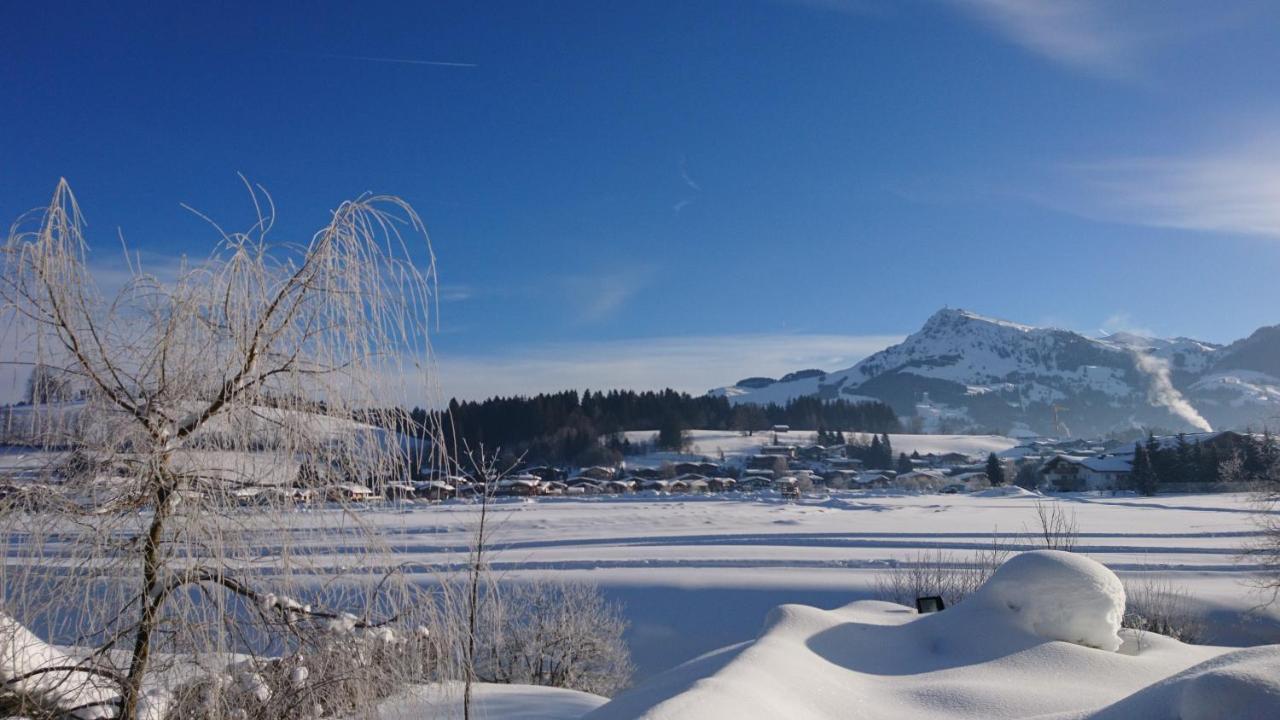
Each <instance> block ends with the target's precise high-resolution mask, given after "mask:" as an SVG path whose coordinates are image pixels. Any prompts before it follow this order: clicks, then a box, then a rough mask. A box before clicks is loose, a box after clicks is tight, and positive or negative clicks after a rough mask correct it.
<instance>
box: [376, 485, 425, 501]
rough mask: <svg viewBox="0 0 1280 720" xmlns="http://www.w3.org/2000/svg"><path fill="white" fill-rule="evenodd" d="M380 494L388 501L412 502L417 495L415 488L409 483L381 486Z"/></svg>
mask: <svg viewBox="0 0 1280 720" xmlns="http://www.w3.org/2000/svg"><path fill="white" fill-rule="evenodd" d="M382 494H383V495H385V496H386V497H387V499H388V500H412V499H413V498H414V496H415V495H416V494H417V488H416V487H414V486H413V485H412V484H410V483H404V482H389V483H387V484H386V485H385V486H383V488H382Z"/></svg>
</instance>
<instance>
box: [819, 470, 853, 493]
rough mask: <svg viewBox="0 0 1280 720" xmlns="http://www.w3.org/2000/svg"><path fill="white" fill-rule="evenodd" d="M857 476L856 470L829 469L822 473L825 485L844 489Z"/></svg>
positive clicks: (851, 483)
mask: <svg viewBox="0 0 1280 720" xmlns="http://www.w3.org/2000/svg"><path fill="white" fill-rule="evenodd" d="M857 477H858V471H857V470H831V471H829V472H827V473H826V474H825V475H823V476H822V479H823V482H824V483H825V484H826V486H827V487H829V488H835V489H837V490H844V489H846V488H848V487H850V486H851V485H853V483H854V479H855V478H857Z"/></svg>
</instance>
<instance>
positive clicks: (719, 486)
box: [707, 477, 738, 492]
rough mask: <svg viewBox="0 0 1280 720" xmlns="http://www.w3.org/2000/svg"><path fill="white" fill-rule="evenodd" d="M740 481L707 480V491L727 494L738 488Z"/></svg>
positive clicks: (721, 478)
mask: <svg viewBox="0 0 1280 720" xmlns="http://www.w3.org/2000/svg"><path fill="white" fill-rule="evenodd" d="M737 485H738V481H737V480H734V479H733V478H727V477H712V478H707V490H709V491H711V492H726V491H729V490H732V489H734V488H735V487H737Z"/></svg>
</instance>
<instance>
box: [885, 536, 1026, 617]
mask: <svg viewBox="0 0 1280 720" xmlns="http://www.w3.org/2000/svg"><path fill="white" fill-rule="evenodd" d="M1008 557H1009V550H1008V549H1007V548H1005V547H1004V546H1003V545H1001V543H1000V541H999V539H997V538H993V539H992V543H991V547H989V548H984V549H982V550H979V551H978V552H976V553H974V554H973V555H972V556H965V555H961V554H959V553H953V552H947V551H945V550H935V551H933V552H928V551H921V552H918V553H916V554H915V555H913V556H911V557H909V558H908V559H907V560H906V561H905V563H903V564H902V565H900V566H899V567H897V568H895V569H893V570H890V571H888V572H886V573H884V574H882V575H880V576H879V577H877V578H876V594H877V596H879V598H880V599H881V600H884V601H886V602H891V603H897V604H898V605H906V606H908V607H912V606H914V605H915V602H916V598H919V597H933V596H938V597H941V598H942V599H943V600H944V601H945V602H946V604H947V606H948V607H951V606H953V605H955V604H957V603H959V602H960V601H961V600H963V599H965V598H966V597H968V596H969V595H971V594H973V593H974V592H975V591H976V590H977V589H978V588H980V587H982V585H983V583H985V582H987V580H988V579H989V578H990V577H991V576H992V574H994V573H995V571H996V569H997V568H999V567H1000V566H1001V565H1002V564H1003V563H1004V561H1005V559H1006V558H1008Z"/></svg>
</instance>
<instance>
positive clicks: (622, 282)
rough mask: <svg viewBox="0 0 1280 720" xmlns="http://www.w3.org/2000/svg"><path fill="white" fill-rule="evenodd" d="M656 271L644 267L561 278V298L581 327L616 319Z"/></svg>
mask: <svg viewBox="0 0 1280 720" xmlns="http://www.w3.org/2000/svg"><path fill="white" fill-rule="evenodd" d="M654 274H655V269H654V268H652V267H647V266H634V267H627V268H624V269H619V270H611V271H604V272H598V273H590V274H578V275H569V276H565V277H562V278H560V285H561V287H562V289H563V292H562V296H563V298H564V299H565V301H566V302H568V303H570V305H571V306H572V308H573V316H574V318H575V319H576V321H577V322H579V323H583V324H591V323H598V322H602V321H604V320H608V319H610V318H612V317H613V316H615V315H616V314H617V313H618V312H619V311H621V310H622V308H623V307H625V306H626V304H627V302H628V301H630V300H631V298H633V297H635V296H636V294H638V293H639V292H640V291H641V290H642V289H644V287H645V286H646V285H648V284H649V282H650V281H651V280H652V279H653V276H654Z"/></svg>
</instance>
